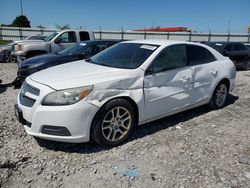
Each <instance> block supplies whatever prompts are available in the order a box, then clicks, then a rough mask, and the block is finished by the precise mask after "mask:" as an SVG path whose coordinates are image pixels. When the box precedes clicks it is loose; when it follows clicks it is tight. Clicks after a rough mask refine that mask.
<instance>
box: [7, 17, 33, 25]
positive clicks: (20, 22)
mask: <svg viewBox="0 0 250 188" xmlns="http://www.w3.org/2000/svg"><path fill="white" fill-rule="evenodd" d="M11 26H12V27H30V21H29V20H28V18H27V17H26V16H23V15H21V16H17V17H16V18H15V20H14V21H13V22H12V24H11Z"/></svg>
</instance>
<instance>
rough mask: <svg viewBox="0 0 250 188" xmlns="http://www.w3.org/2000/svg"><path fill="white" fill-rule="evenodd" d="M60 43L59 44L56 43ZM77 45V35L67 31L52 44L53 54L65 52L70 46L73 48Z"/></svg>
mask: <svg viewBox="0 0 250 188" xmlns="http://www.w3.org/2000/svg"><path fill="white" fill-rule="evenodd" d="M55 41H58V42H55ZM76 43H77V39H76V33H75V32H74V31H66V32H64V33H62V34H61V35H59V36H58V37H57V38H56V39H55V40H54V41H53V42H52V43H51V52H52V53H56V52H59V51H62V50H64V49H65V48H68V47H70V46H73V45H74V44H76Z"/></svg>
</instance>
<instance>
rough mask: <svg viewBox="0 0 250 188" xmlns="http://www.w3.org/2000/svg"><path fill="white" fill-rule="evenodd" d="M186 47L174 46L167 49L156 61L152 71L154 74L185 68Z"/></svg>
mask: <svg viewBox="0 0 250 188" xmlns="http://www.w3.org/2000/svg"><path fill="white" fill-rule="evenodd" d="M186 60H187V58H186V48H185V45H174V46H170V47H168V48H166V49H165V50H163V52H162V53H161V54H160V55H159V56H158V57H157V58H156V59H155V61H154V62H153V64H152V65H151V67H150V69H151V70H152V71H153V72H154V73H159V72H163V71H167V70H172V69H177V68H181V67H185V66H186V65H187V63H186V62H187V61H186Z"/></svg>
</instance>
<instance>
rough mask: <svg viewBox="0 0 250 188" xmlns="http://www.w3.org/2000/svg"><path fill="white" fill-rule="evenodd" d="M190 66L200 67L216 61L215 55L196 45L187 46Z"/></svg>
mask: <svg viewBox="0 0 250 188" xmlns="http://www.w3.org/2000/svg"><path fill="white" fill-rule="evenodd" d="M187 55H188V64H189V65H200V64H204V63H210V62H213V61H215V57H214V56H213V54H212V53H211V52H210V51H208V50H207V49H206V48H203V47H201V46H196V45H187Z"/></svg>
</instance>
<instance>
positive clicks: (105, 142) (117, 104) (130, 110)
mask: <svg viewBox="0 0 250 188" xmlns="http://www.w3.org/2000/svg"><path fill="white" fill-rule="evenodd" d="M115 110H116V111H115ZM120 112H123V113H124V114H123V115H122V116H119V115H120ZM115 113H116V115H117V114H118V116H119V120H117V119H116V117H117V116H115ZM126 114H127V115H126ZM125 115H126V116H127V117H126V116H125ZM123 116H124V117H123ZM122 118H124V119H128V120H125V121H124V119H122ZM107 119H110V120H107ZM114 119H115V120H114ZM104 120H105V122H104ZM107 121H108V122H107ZM113 121H115V122H113ZM122 121H124V122H122ZM121 122H122V123H121ZM105 123H106V124H105ZM124 124H126V125H124ZM135 125H136V112H135V109H134V107H133V106H132V105H131V104H130V103H129V102H128V101H126V100H124V99H114V100H112V101H110V102H108V103H107V104H105V105H104V106H102V107H101V108H100V110H99V111H98V112H97V114H96V115H95V117H94V120H93V121H92V125H91V132H90V134H91V138H92V139H93V140H94V141H95V142H96V143H98V144H99V145H102V146H108V147H114V146H118V145H119V144H121V143H122V142H124V141H125V140H126V139H127V138H128V137H129V136H130V135H131V133H132V131H133V129H134V127H135ZM126 126H128V127H126ZM104 127H105V128H104ZM124 127H126V128H127V130H126V129H124ZM122 131H124V135H122V133H121V132H122ZM118 132H119V134H120V138H118V139H116V140H112V139H113V136H114V137H116V136H119V134H118V135H116V134H117V133H118ZM107 134H108V135H107ZM107 137H109V138H110V137H112V138H110V139H109V138H107Z"/></svg>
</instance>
